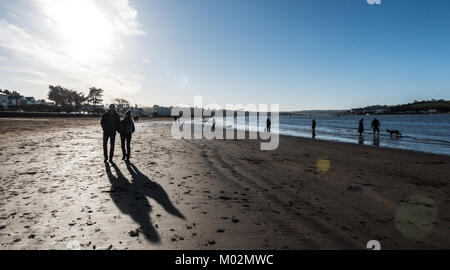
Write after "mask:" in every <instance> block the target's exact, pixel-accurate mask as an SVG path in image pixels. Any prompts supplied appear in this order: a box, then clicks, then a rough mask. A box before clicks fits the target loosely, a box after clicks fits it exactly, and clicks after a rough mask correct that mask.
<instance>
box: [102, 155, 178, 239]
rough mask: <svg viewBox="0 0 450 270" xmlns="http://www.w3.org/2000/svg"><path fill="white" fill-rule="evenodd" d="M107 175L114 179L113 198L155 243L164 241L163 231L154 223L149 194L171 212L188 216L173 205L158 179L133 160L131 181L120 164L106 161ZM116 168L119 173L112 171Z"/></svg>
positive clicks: (130, 165) (112, 185) (112, 181)
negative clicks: (161, 232)
mask: <svg viewBox="0 0 450 270" xmlns="http://www.w3.org/2000/svg"><path fill="white" fill-rule="evenodd" d="M105 167H106V174H107V175H108V178H109V181H110V182H111V191H110V195H111V199H112V200H113V202H114V203H115V204H116V205H117V207H118V208H119V209H120V211H121V212H122V213H124V214H127V215H129V216H130V217H131V218H132V219H133V220H134V221H135V222H137V223H138V224H139V225H140V226H141V227H140V229H141V230H142V232H143V234H144V235H145V238H146V239H148V240H149V241H151V242H160V238H159V234H158V232H157V231H156V229H155V228H154V226H153V224H152V223H151V218H150V215H149V214H150V213H151V211H152V206H151V205H150V204H149V202H148V201H147V197H149V198H151V199H153V200H155V201H156V202H157V203H158V204H160V205H161V206H162V207H163V208H164V210H166V211H167V212H168V213H169V214H172V215H174V216H177V217H179V218H181V219H185V217H184V216H183V214H181V212H180V211H179V210H178V209H177V208H176V207H175V206H174V205H173V204H172V202H171V201H170V199H169V196H168V195H167V193H166V191H165V190H164V189H163V188H162V187H161V186H160V185H159V184H158V183H156V182H153V181H152V180H151V179H149V178H148V177H147V176H145V175H144V174H143V173H141V172H140V171H139V170H138V168H136V166H135V165H133V164H132V163H127V169H128V172H129V173H130V174H131V181H129V180H128V179H127V178H126V177H125V176H124V175H123V173H122V172H121V171H120V169H119V167H118V166H117V165H116V164H112V165H109V164H105ZM111 167H112V168H113V169H114V171H115V174H116V175H114V174H113V172H112V171H111Z"/></svg>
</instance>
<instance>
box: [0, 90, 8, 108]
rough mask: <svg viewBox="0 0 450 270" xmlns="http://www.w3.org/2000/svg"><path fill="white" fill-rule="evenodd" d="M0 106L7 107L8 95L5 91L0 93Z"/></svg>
mask: <svg viewBox="0 0 450 270" xmlns="http://www.w3.org/2000/svg"><path fill="white" fill-rule="evenodd" d="M0 106H2V107H3V108H5V109H8V95H7V94H5V93H0Z"/></svg>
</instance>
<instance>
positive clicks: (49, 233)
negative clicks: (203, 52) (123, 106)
mask: <svg viewBox="0 0 450 270" xmlns="http://www.w3.org/2000/svg"><path fill="white" fill-rule="evenodd" d="M98 122H99V119H0V147H1V148H0V149H1V152H0V166H1V170H0V183H1V185H0V249H66V248H67V243H69V241H71V240H76V241H78V242H79V243H80V245H81V249H90V250H92V249H365V248H366V244H367V242H368V241H369V240H378V241H380V242H381V246H382V248H383V249H448V248H450V226H449V225H450V204H449V203H450V194H449V192H450V183H449V182H450V180H449V177H448V172H449V169H450V157H448V156H440V155H431V154H423V153H417V152H410V151H402V150H393V149H385V148H376V147H369V146H361V145H352V144H344V143H334V142H326V141H313V140H309V139H303V138H294V137H281V139H280V147H279V149H278V150H276V151H269V152H262V151H260V150H259V146H260V145H259V142H258V141H250V140H231V141H218V140H212V141H208V140H196V141H192V140H175V139H173V138H172V137H171V135H170V127H169V126H164V125H153V126H149V125H148V123H146V122H144V123H138V124H136V130H137V132H136V133H135V134H134V137H133V142H132V162H131V164H129V165H127V164H126V163H124V162H122V161H121V159H120V158H121V154H120V153H121V152H120V140H119V139H118V138H117V139H116V156H115V161H116V165H105V164H104V163H103V156H102V153H103V151H102V133H101V127H100V126H99V124H98Z"/></svg>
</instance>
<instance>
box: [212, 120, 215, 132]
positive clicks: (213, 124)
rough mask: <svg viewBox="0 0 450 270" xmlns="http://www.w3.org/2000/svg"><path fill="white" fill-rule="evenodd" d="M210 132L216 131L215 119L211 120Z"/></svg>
mask: <svg viewBox="0 0 450 270" xmlns="http://www.w3.org/2000/svg"><path fill="white" fill-rule="evenodd" d="M212 131H216V118H213V122H212Z"/></svg>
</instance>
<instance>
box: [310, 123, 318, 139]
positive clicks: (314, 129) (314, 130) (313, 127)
mask: <svg viewBox="0 0 450 270" xmlns="http://www.w3.org/2000/svg"><path fill="white" fill-rule="evenodd" d="M316 126H317V124H316V119H313V120H312V123H311V128H312V136H313V139H314V138H315V137H316Z"/></svg>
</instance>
